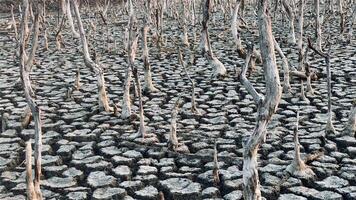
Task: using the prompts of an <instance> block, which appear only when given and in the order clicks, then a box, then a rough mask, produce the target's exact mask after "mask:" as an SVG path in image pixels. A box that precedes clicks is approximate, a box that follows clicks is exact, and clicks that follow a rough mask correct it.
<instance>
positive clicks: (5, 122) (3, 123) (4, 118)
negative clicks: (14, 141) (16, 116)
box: [1, 113, 10, 133]
mask: <svg viewBox="0 0 356 200" xmlns="http://www.w3.org/2000/svg"><path fill="white" fill-rule="evenodd" d="M9 117H10V116H9V114H8V113H3V114H2V116H1V132H2V133H3V132H5V131H6V129H7V128H8V126H9Z"/></svg>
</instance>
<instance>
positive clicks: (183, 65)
mask: <svg viewBox="0 0 356 200" xmlns="http://www.w3.org/2000/svg"><path fill="white" fill-rule="evenodd" d="M178 61H179V64H180V65H181V66H182V67H183V69H184V72H185V74H186V75H187V78H188V80H189V81H190V83H191V84H192V97H191V104H192V107H191V111H192V113H194V114H197V115H200V111H199V110H198V108H197V105H196V102H195V82H194V80H193V79H192V78H191V77H190V75H189V73H188V71H187V68H186V63H185V62H184V61H183V56H182V52H181V51H180V49H179V50H178Z"/></svg>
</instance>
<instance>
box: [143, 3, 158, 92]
mask: <svg viewBox="0 0 356 200" xmlns="http://www.w3.org/2000/svg"><path fill="white" fill-rule="evenodd" d="M144 4H145V16H144V22H143V23H144V24H143V27H142V60H143V66H144V72H145V84H144V89H143V90H144V91H146V92H148V93H151V92H157V91H158V89H157V88H156V87H155V86H154V85H153V83H152V73H151V64H150V60H149V51H148V44H147V33H148V30H149V28H150V27H149V23H150V1H145V3H144Z"/></svg>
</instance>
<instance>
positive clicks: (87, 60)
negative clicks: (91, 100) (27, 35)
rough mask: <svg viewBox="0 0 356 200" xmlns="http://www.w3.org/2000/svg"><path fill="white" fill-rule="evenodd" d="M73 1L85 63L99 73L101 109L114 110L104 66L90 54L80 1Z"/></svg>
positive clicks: (98, 83)
mask: <svg viewBox="0 0 356 200" xmlns="http://www.w3.org/2000/svg"><path fill="white" fill-rule="evenodd" d="M71 3H72V6H73V8H74V13H75V16H76V18H77V23H78V27H79V33H80V39H81V43H82V46H83V57H84V63H85V65H86V66H87V67H89V68H91V69H92V70H93V71H94V72H95V73H96V75H97V79H98V82H97V85H98V97H99V109H104V110H105V111H107V112H110V111H113V108H112V107H110V105H109V100H108V97H107V94H106V88H105V79H104V72H103V70H102V67H101V66H100V64H97V63H95V62H94V61H93V60H92V59H91V58H90V55H89V48H88V43H87V39H86V36H85V31H84V28H83V23H82V19H81V17H80V13H79V8H78V3H77V1H76V0H71Z"/></svg>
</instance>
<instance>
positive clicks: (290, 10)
mask: <svg viewBox="0 0 356 200" xmlns="http://www.w3.org/2000/svg"><path fill="white" fill-rule="evenodd" d="M282 4H283V7H284V9H285V10H286V12H287V15H288V18H289V29H290V30H289V37H288V38H289V40H290V43H292V44H296V39H295V33H294V19H295V14H294V11H295V5H294V0H293V1H287V0H282Z"/></svg>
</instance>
